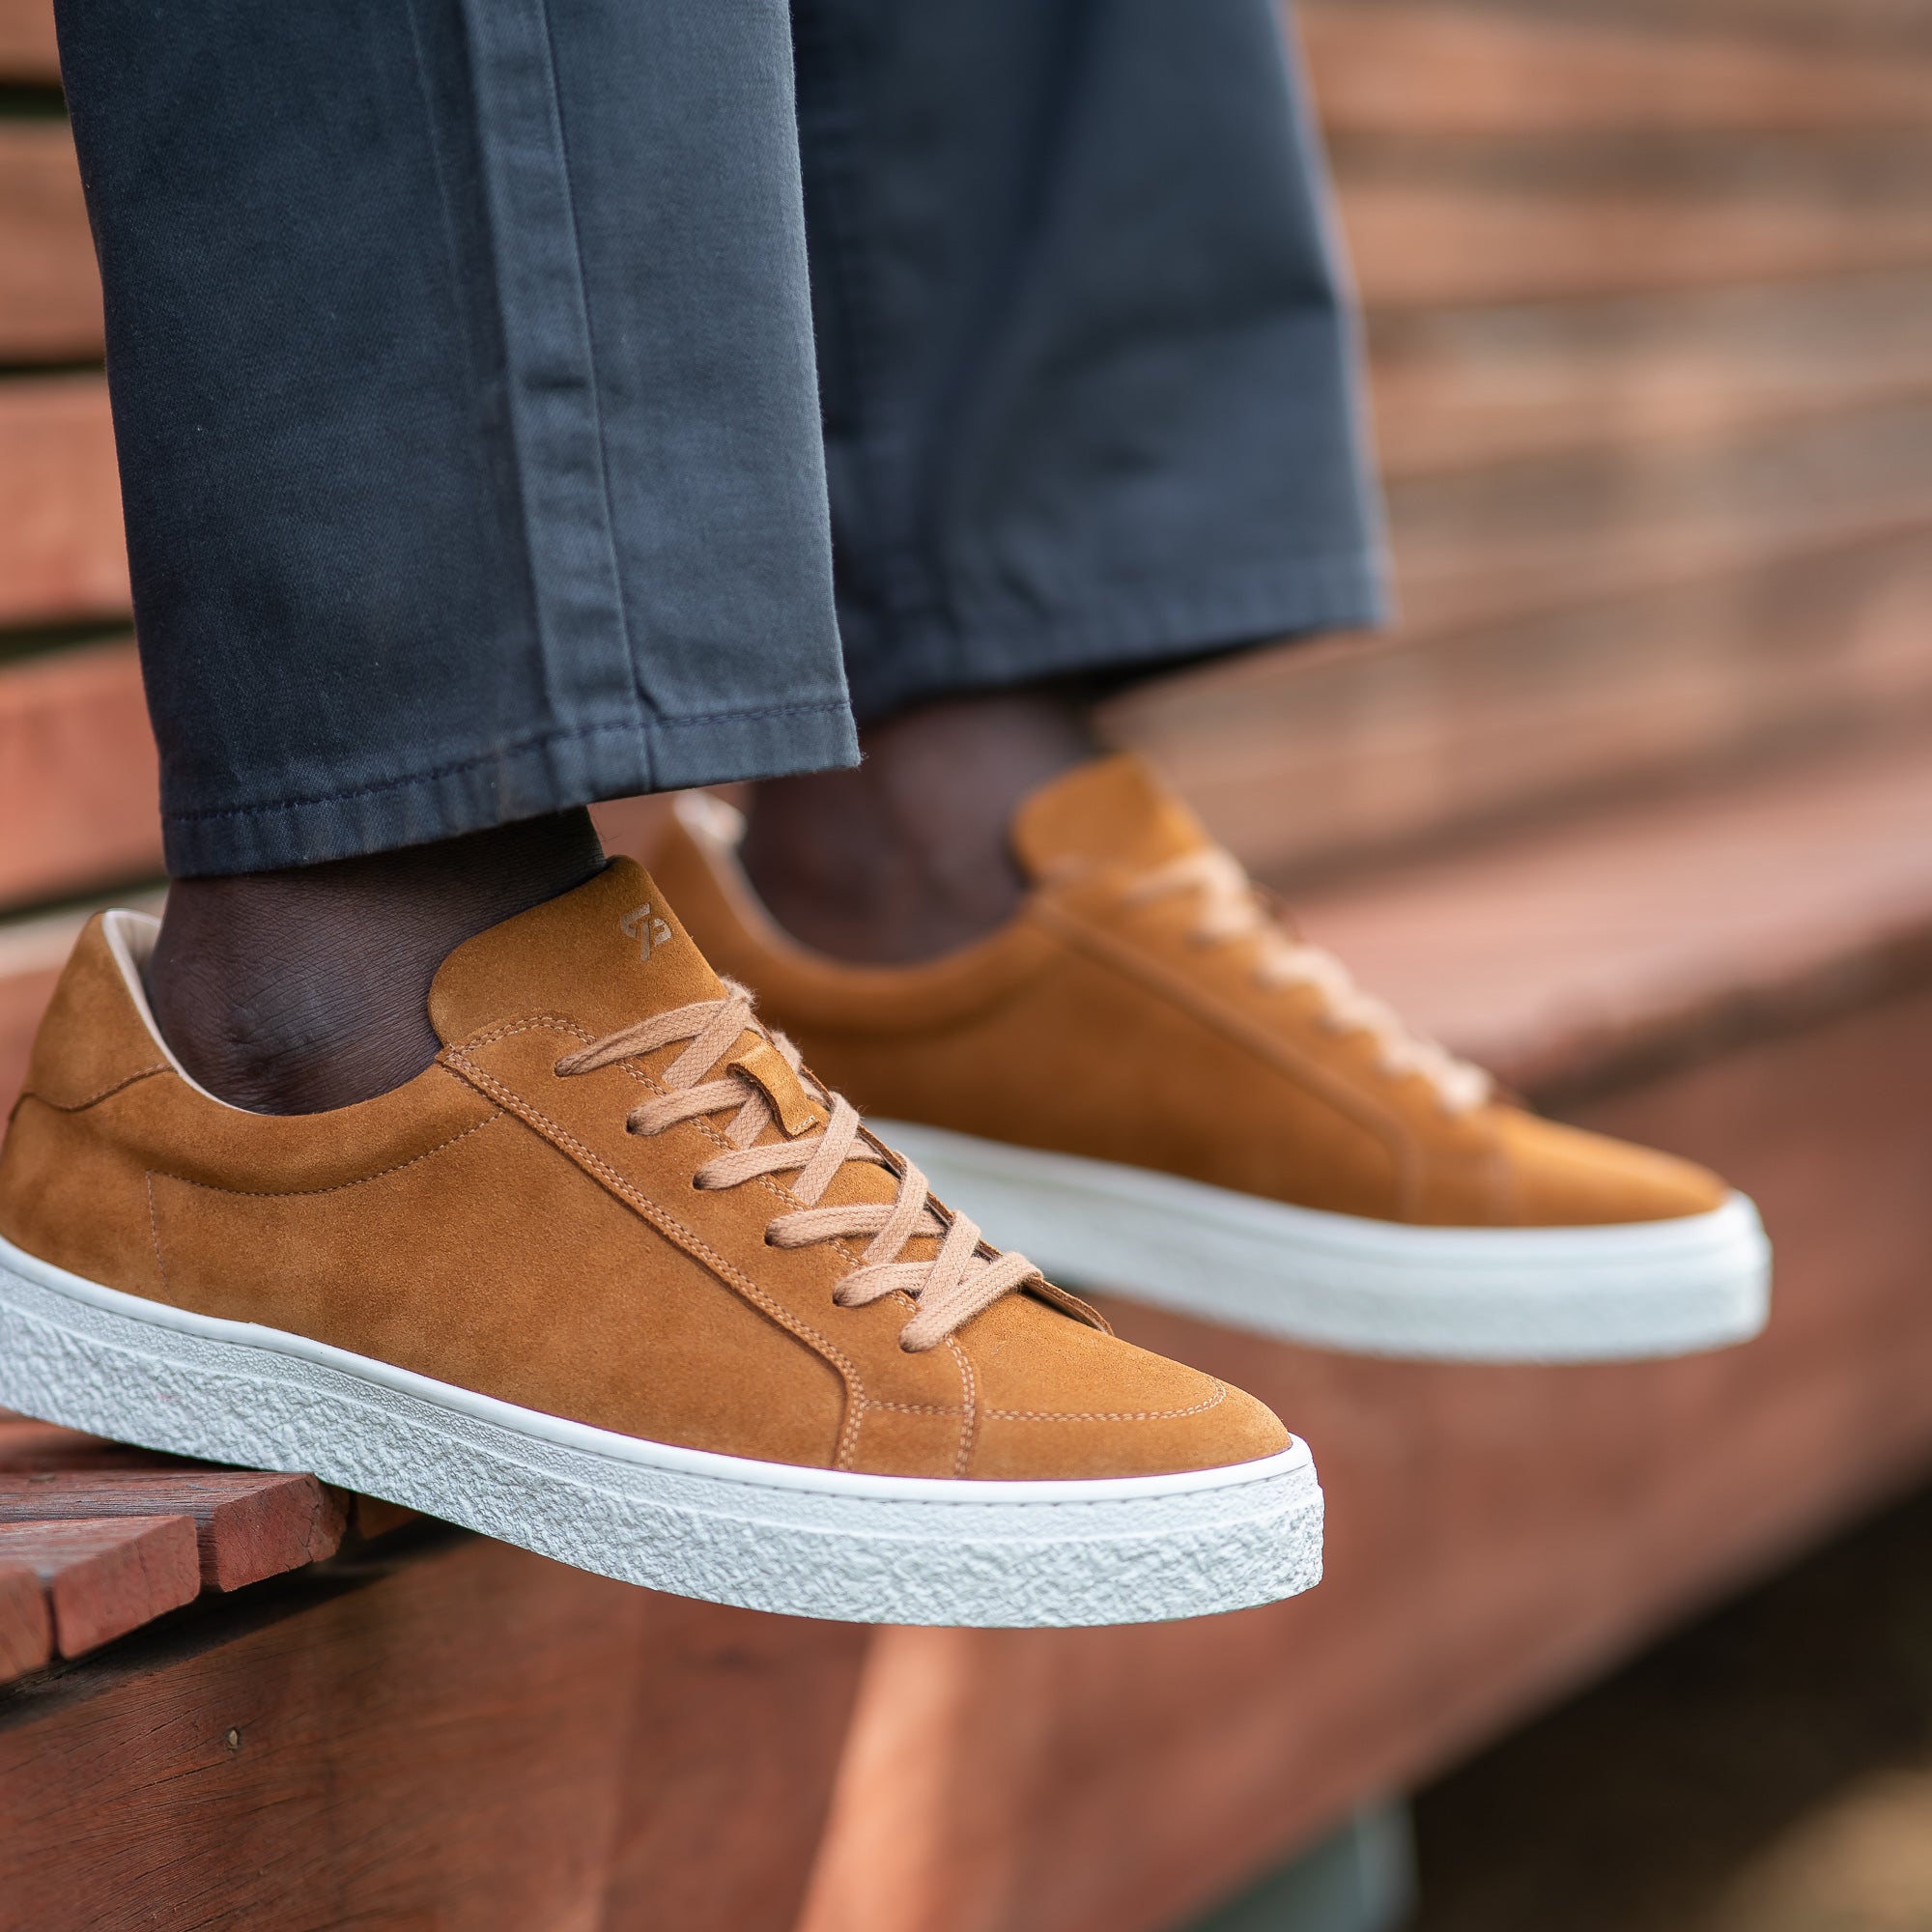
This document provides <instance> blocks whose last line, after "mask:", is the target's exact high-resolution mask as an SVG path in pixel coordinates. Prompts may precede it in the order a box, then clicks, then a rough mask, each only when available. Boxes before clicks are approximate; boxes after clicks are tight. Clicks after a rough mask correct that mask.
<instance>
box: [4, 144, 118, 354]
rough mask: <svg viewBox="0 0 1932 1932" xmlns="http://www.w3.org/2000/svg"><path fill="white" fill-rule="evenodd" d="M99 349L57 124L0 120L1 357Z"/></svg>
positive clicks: (91, 269) (85, 240) (75, 185)
mask: <svg viewBox="0 0 1932 1932" xmlns="http://www.w3.org/2000/svg"><path fill="white" fill-rule="evenodd" d="M100 348H101V321H100V275H99V270H98V269H97V268H96V267H95V261H94V241H93V238H92V236H91V235H90V234H89V232H88V227H87V209H86V205H85V204H84V203H83V202H82V200H81V195H80V174H79V170H78V169H77V167H76V166H75V163H74V157H73V141H72V139H71V136H70V135H69V133H68V130H67V124H66V123H65V122H62V121H41V120H22V121H10V122H0V362H51V361H60V362H68V361H83V360H86V359H88V358H91V357H94V356H98V355H99V354H100Z"/></svg>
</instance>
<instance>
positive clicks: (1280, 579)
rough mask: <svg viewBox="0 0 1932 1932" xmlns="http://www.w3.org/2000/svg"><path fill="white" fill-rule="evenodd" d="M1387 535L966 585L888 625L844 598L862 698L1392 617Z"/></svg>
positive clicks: (874, 700) (1066, 670)
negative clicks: (1259, 559) (1079, 580)
mask: <svg viewBox="0 0 1932 1932" xmlns="http://www.w3.org/2000/svg"><path fill="white" fill-rule="evenodd" d="M1390 605H1391V598H1390V594H1389V589H1388V567H1387V559H1386V556H1385V554H1384V553H1383V552H1382V550H1381V548H1380V547H1379V545H1376V544H1368V545H1364V546H1362V547H1361V548H1359V549H1354V550H1349V551H1342V552H1336V553H1333V554H1322V555H1306V556H1299V557H1293V558H1289V559H1284V560H1281V561H1277V562H1273V563H1269V564H1265V565H1261V566H1257V567H1255V568H1252V569H1248V570H1234V569H1229V568H1226V567H1221V568H1218V569H1216V570H1214V571H1212V572H1209V573H1199V574H1190V575H1188V576H1186V577H1179V578H1169V579H1158V580H1150V581H1142V582H1133V583H1125V584H1122V585H1119V586H1117V587H1114V588H1112V589H1110V590H1108V591H1107V592H1105V593H1103V594H1095V593H1094V591H1092V590H1089V591H1087V592H1085V593H1084V594H1078V595H1073V596H1069V597H1067V598H1065V599H1061V598H1057V597H1056V598H1052V599H1047V598H1039V597H1032V598H1030V597H1026V596H1022V595H1019V594H1016V593H1014V592H1012V591H996V590H981V591H967V590H964V589H960V590H957V591H955V592H954V594H953V595H952V597H951V598H950V599H949V600H948V601H947V602H946V603H945V604H944V605H942V606H940V607H937V608H934V609H931V610H928V611H924V612H923V613H920V614H918V615H901V616H895V617H894V618H893V619H892V620H891V621H890V623H881V622H880V620H879V618H878V616H877V614H876V613H874V612H870V611H865V610H863V609H860V610H855V609H851V608H847V607H845V606H843V605H841V607H840V611H839V620H840V625H841V628H842V629H843V631H844V635H845V674H846V679H847V682H848V683H849V684H850V686H851V690H852V706H853V710H854V711H855V712H856V714H857V715H858V717H859V718H860V720H861V721H862V722H864V723H871V722H872V721H874V720H876V719H878V718H881V717H883V716H885V715H887V714H889V713H891V712H893V711H896V710H899V709H901V708H902V707H904V706H906V705H908V704H917V703H922V702H925V701H927V700H929V699H932V698H935V697H943V696H948V695H949V694H951V693H953V692H959V691H983V690H989V689H995V688H998V687H1000V686H1002V685H1016V684H1030V683H1037V682H1038V681H1040V680H1042V679H1046V678H1054V677H1067V676H1073V675H1076V674H1083V673H1100V672H1108V671H1132V670H1134V669H1136V668H1142V667H1145V668H1150V669H1151V668H1156V667H1166V666H1169V665H1178V664H1179V663H1180V662H1182V661H1184V660H1186V659H1189V658H1205V657H1214V656H1219V655H1222V654H1224V653H1225V652H1227V651H1228V650H1230V649H1235V648H1238V647H1240V646H1242V645H1253V644H1262V643H1267V642H1270V641H1273V640H1276V639H1283V638H1292V637H1305V636H1309V635H1311V634H1313V633H1316V632H1321V631H1338V630H1357V629H1363V628H1367V627H1369V626H1372V625H1377V624H1381V623H1385V622H1386V621H1387V619H1388V615H1389V611H1390Z"/></svg>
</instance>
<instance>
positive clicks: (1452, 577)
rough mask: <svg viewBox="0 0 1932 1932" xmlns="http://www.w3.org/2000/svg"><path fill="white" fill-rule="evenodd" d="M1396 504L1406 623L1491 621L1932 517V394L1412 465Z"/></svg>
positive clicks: (1896, 529) (1897, 529) (1830, 545)
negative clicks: (1436, 469) (1442, 466)
mask: <svg viewBox="0 0 1932 1932" xmlns="http://www.w3.org/2000/svg"><path fill="white" fill-rule="evenodd" d="M1389 510H1390V517H1391V521H1392V525H1393V530H1394V545H1395V559H1396V580H1397V589H1398V593H1399V595H1400V597H1401V600H1402V607H1403V613H1404V623H1405V624H1406V627H1408V628H1409V629H1410V630H1411V631H1412V632H1417V633H1420V632H1430V631H1434V632H1441V631H1449V630H1454V629H1459V628H1473V627H1476V626H1480V625H1485V624H1493V623H1497V622H1501V621H1504V620H1506V619H1509V618H1511V617H1515V616H1519V615H1521V614H1524V613H1526V612H1530V611H1555V610H1562V609H1565V608H1571V607H1575V606H1577V605H1580V604H1583V603H1586V602H1588V601H1590V600H1592V599H1595V598H1600V597H1605V596H1609V595H1618V594H1628V593H1630V592H1631V591H1633V590H1636V589H1640V588H1642V587H1644V586H1646V585H1653V584H1664V583H1670V582H1688V581H1691V580H1695V579H1699V578H1706V579H1709V578H1716V577H1719V576H1723V575H1726V574H1728V573H1731V572H1736V571H1740V570H1745V569H1749V568H1753V567H1756V566H1761V565H1764V564H1767V563H1772V562H1775V561H1776V560H1778V559H1793V558H1796V557H1798V556H1800V555H1802V554H1805V553H1811V554H1818V553H1822V552H1827V551H1832V550H1835V549H1838V548H1840V547H1842V546H1844V545H1847V544H1852V543H1858V542H1861V541H1864V540H1867V539H1874V538H1879V537H1884V536H1889V535H1897V534H1900V533H1903V532H1908V531H1909V532H1919V531H1923V530H1926V529H1928V528H1932V401H1918V402H1893V403H1889V404H1886V405H1884V406H1881V407H1877V408H1873V409H1869V410H1862V411H1858V412H1852V411H1835V412H1829V413H1825V414H1822V415H1818V416H1815V417H1804V418H1801V419H1798V420H1794V421H1790V422H1785V423H1778V424H1774V425H1771V426H1768V427H1765V428H1763V429H1760V430H1758V431H1756V432H1755V433H1753V434H1751V435H1748V436H1741V437H1735V438H1726V439H1723V440H1719V441H1715V442H1712V443H1709V444H1693V445H1691V446H1689V447H1681V448H1679V447H1670V446H1667V445H1666V446H1663V447H1655V446H1650V447H1643V448H1640V449H1634V450H1630V451H1623V452H1604V453H1586V454H1583V455H1578V456H1574V457H1550V458H1546V459H1542V460H1539V461H1536V462H1523V463H1512V464H1507V465H1501V466H1497V467H1495V468H1493V469H1484V470H1481V471H1479V472H1476V473H1474V474H1468V475H1432V476H1422V477H1414V478H1410V479H1409V480H1407V481H1405V482H1399V483H1397V484H1395V485H1394V486H1393V487H1392V488H1391V489H1390V491H1389Z"/></svg>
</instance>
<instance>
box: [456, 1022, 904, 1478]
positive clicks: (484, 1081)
mask: <svg viewBox="0 0 1932 1932" xmlns="http://www.w3.org/2000/svg"><path fill="white" fill-rule="evenodd" d="M544 1026H548V1027H551V1028H553V1029H556V1030H559V1031H562V1032H565V1033H568V1034H571V1035H573V1036H574V1037H580V1038H590V1037H594V1036H590V1035H587V1034H585V1033H584V1032H583V1031H582V1028H580V1027H578V1026H576V1025H575V1024H573V1023H571V1022H569V1021H563V1020H558V1019H556V1018H554V1017H552V1016H545V1017H543V1018H533V1019H528V1020H518V1021H506V1022H504V1023H503V1024H502V1025H500V1026H498V1027H494V1028H491V1029H489V1030H488V1031H487V1032H486V1033H482V1034H477V1035H474V1036H472V1037H471V1038H469V1040H466V1041H465V1042H464V1044H463V1045H462V1046H460V1047H450V1048H448V1049H446V1051H447V1053H448V1056H449V1060H448V1064H449V1065H454V1066H456V1067H459V1068H460V1069H461V1070H462V1072H463V1075H464V1077H465V1078H467V1079H469V1080H470V1081H472V1082H473V1083H474V1084H475V1085H476V1086H478V1087H480V1088H481V1089H482V1090H483V1091H484V1092H485V1093H486V1094H490V1095H491V1096H492V1097H493V1098H494V1099H497V1100H498V1101H499V1102H501V1104H502V1105H503V1106H505V1107H506V1108H508V1109H509V1110H510V1112H512V1113H514V1114H516V1115H518V1116H519V1117H520V1118H522V1119H523V1120H526V1121H527V1122H529V1123H530V1124H531V1125H532V1126H534V1127H537V1128H539V1129H540V1130H541V1131H542V1132H543V1133H544V1134H545V1135H546V1136H547V1137H548V1138H549V1139H551V1140H552V1141H553V1142H554V1144H555V1145H556V1146H558V1147H560V1148H563V1149H565V1150H566V1151H568V1152H570V1153H571V1154H572V1155H573V1156H575V1158H577V1159H578V1160H579V1161H581V1162H582V1164H583V1166H584V1167H586V1168H587V1169H588V1170H589V1171H590V1172H591V1173H593V1174H595V1175H596V1176H597V1177H598V1179H601V1180H602V1181H604V1183H605V1184H606V1185H607V1186H608V1187H610V1188H611V1191H612V1192H613V1193H614V1194H616V1195H617V1196H618V1197H619V1198H620V1199H621V1200H624V1201H628V1202H629V1203H630V1204H631V1206H632V1207H633V1208H636V1209H637V1210H638V1212H639V1214H641V1215H642V1216H643V1218H644V1219H645V1220H646V1221H647V1222H649V1223H650V1225H651V1226H652V1227H654V1228H656V1229H657V1231H658V1232H659V1233H660V1234H661V1235H665V1236H668V1238H670V1239H671V1240H673V1241H675V1242H676V1243H677V1245H678V1246H679V1247H681V1248H683V1249H685V1251H686V1252H687V1253H689V1254H692V1255H695V1256H696V1258H697V1259H698V1260H700V1261H702V1262H703V1263H704V1264H705V1265H706V1266H708V1267H710V1268H711V1269H713V1270H714V1271H715V1272H716V1273H718V1274H719V1275H721V1276H722V1277H723V1278H724V1279H725V1280H726V1281H728V1282H729V1283H731V1285H732V1286H733V1287H734V1288H736V1289H738V1290H739V1292H740V1293H743V1294H744V1295H745V1296H746V1297H747V1298H748V1299H749V1300H751V1301H752V1302H753V1305H754V1306H756V1307H758V1308H760V1309H762V1310H763V1311H764V1312H765V1314H766V1315H768V1316H769V1317H770V1318H771V1319H772V1320H773V1321H776V1322H777V1323H778V1324H779V1325H780V1327H781V1328H784V1329H787V1330H788V1331H789V1332H790V1333H792V1334H794V1335H796V1336H797V1337H798V1338H799V1340H800V1341H802V1342H805V1343H807V1344H808V1345H810V1347H811V1348H812V1350H814V1352H816V1353H817V1354H819V1355H821V1356H823V1357H824V1358H825V1359H826V1360H828V1361H830V1362H833V1363H834V1364H836V1365H837V1367H838V1369H839V1371H840V1372H841V1373H842V1374H843V1375H844V1376H845V1377H846V1378H847V1383H848V1386H849V1388H850V1390H851V1395H850V1398H849V1399H848V1400H847V1402H846V1405H845V1420H844V1422H843V1424H842V1425H841V1427H840V1429H839V1442H838V1460H837V1462H836V1463H835V1466H836V1467H838V1468H841V1469H842V1468H844V1467H845V1466H846V1463H847V1462H848V1460H849V1458H850V1457H851V1455H852V1454H853V1452H854V1450H855V1449H856V1447H857V1441H858V1426H859V1417H860V1415H861V1413H862V1410H863V1406H864V1401H865V1389H866V1383H865V1378H864V1377H863V1376H862V1375H861V1374H860V1373H859V1365H858V1364H857V1363H856V1362H854V1361H853V1360H852V1358H851V1357H850V1356H849V1355H847V1354H846V1353H845V1351H844V1350H842V1349H840V1348H839V1347H838V1344H837V1343H835V1342H833V1341H832V1340H831V1339H830V1338H829V1337H827V1336H825V1335H823V1334H821V1333H819V1332H818V1330H816V1329H815V1328H813V1327H811V1326H810V1324H809V1323H807V1322H805V1321H800V1320H799V1319H798V1317H797V1316H795V1315H793V1314H792V1312H791V1311H790V1310H789V1309H788V1308H786V1307H785V1306H784V1305H783V1303H781V1302H780V1301H779V1300H777V1299H776V1298H775V1297H774V1296H772V1295H770V1294H768V1293H765V1291H764V1290H763V1289H761V1288H760V1287H759V1286H758V1285H757V1283H756V1282H754V1281H753V1280H752V1278H751V1277H750V1276H749V1275H747V1274H746V1273H745V1272H744V1271H743V1270H742V1269H741V1268H739V1267H738V1266H737V1265H736V1264H734V1263H732V1262H731V1261H730V1260H728V1259H727V1258H726V1257H725V1255H723V1254H721V1253H720V1252H719V1251H718V1250H717V1249H716V1248H714V1247H713V1246H712V1245H711V1243H710V1242H709V1241H707V1240H706V1239H705V1238H704V1237H703V1236H701V1235H699V1234H698V1233H696V1230H694V1229H691V1228H687V1227H686V1226H685V1225H684V1224H683V1222H681V1221H679V1220H678V1219H677V1218H676V1217H675V1216H674V1215H672V1214H670V1213H669V1212H668V1210H666V1209H665V1208H661V1207H659V1206H658V1205H657V1203H656V1202H654V1201H652V1200H651V1199H649V1197H648V1196H646V1195H645V1194H643V1193H641V1192H640V1191H639V1189H638V1188H636V1187H635V1186H633V1185H632V1184H631V1182H630V1181H628V1180H627V1179H625V1178H624V1177H623V1176H622V1175H621V1174H619V1173H618V1172H617V1170H616V1169H615V1168H614V1167H612V1166H611V1163H610V1162H609V1161H607V1160H606V1159H605V1158H604V1157H603V1156H602V1155H601V1154H600V1153H598V1152H597V1151H595V1150H594V1149H592V1148H589V1147H586V1146H585V1145H584V1144H583V1142H582V1141H581V1140H579V1139H578V1137H577V1136H576V1135H575V1134H573V1133H572V1132H571V1131H570V1129H569V1128H568V1127H566V1126H564V1125H562V1124H561V1123H560V1122H556V1121H554V1120H552V1119H551V1118H550V1116H549V1115H548V1114H546V1113H545V1112H544V1111H543V1109H542V1108H541V1107H538V1106H536V1105H534V1104H533V1103H531V1102H530V1101H528V1100H526V1099H525V1098H524V1097H523V1095H522V1094H518V1093H517V1092H516V1091H515V1090H514V1089H513V1088H512V1087H510V1086H509V1085H508V1083H507V1082H505V1081H502V1080H499V1079H498V1078H497V1076H496V1075H495V1074H494V1073H492V1072H490V1071H489V1070H488V1068H486V1067H483V1066H479V1065H476V1063H475V1062H474V1061H473V1060H471V1059H470V1058H469V1048H470V1047H472V1046H480V1045H486V1044H489V1043H491V1042H493V1041H495V1040H498V1039H506V1038H509V1037H511V1036H512V1035H515V1034H519V1033H532V1032H535V1031H536V1030H537V1029H538V1028H539V1027H544Z"/></svg>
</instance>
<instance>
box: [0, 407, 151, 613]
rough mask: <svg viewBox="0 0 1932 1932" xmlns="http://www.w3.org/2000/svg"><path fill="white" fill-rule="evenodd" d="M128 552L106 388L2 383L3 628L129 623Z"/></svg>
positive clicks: (0, 559) (0, 538)
mask: <svg viewBox="0 0 1932 1932" xmlns="http://www.w3.org/2000/svg"><path fill="white" fill-rule="evenodd" d="M128 597H129V592H128V552H127V544H126V541H125V539H124V537H123V534H122V525H121V478H120V474H119V472H118V470H117V469H116V468H115V461H114V425H113V423H112V421H111V420H110V418H109V416H108V412H107V383H106V379H105V378H104V377H100V376H63V377H43V378H41V379H40V380H38V381H35V380H26V381H15V382H11V383H0V624H40V623H54V622H71V621H74V620H76V619H85V618H99V617H125V616H126V615H127V612H128Z"/></svg>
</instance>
